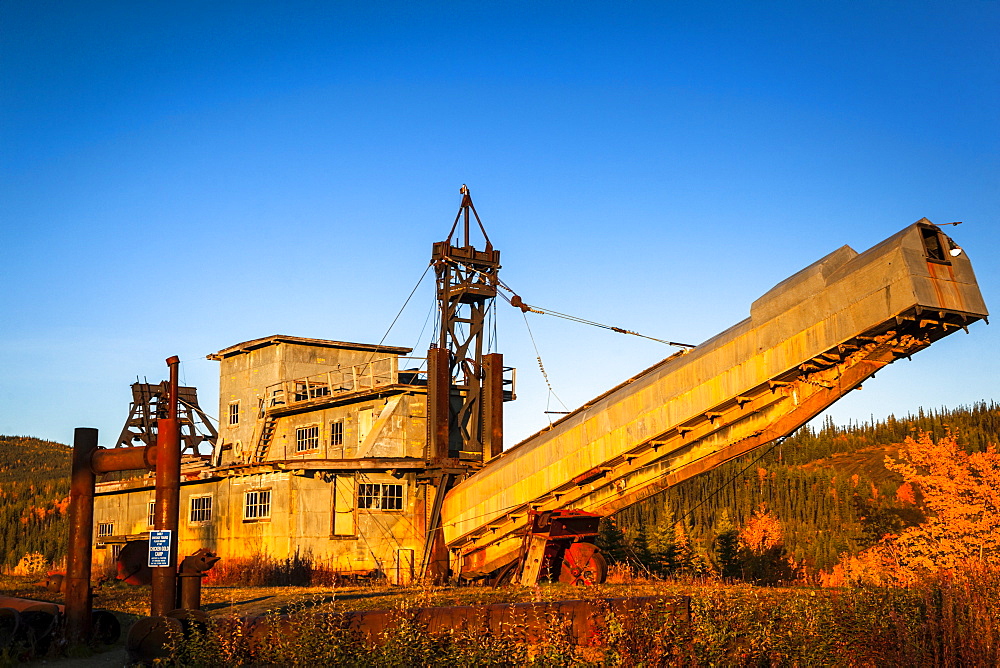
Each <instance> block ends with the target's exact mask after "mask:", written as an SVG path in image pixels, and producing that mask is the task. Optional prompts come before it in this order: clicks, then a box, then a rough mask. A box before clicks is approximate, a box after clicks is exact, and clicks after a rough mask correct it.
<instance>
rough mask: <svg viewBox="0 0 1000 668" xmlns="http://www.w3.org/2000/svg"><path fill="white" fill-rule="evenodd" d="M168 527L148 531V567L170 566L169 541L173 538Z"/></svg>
mask: <svg viewBox="0 0 1000 668" xmlns="http://www.w3.org/2000/svg"><path fill="white" fill-rule="evenodd" d="M172 534H173V532H172V531H171V530H170V529H162V530H159V531H150V532H149V567H150V568H157V567H161V566H170V565H171V564H170V543H171V542H172V540H173V536H172Z"/></svg>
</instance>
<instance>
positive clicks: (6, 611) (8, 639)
mask: <svg viewBox="0 0 1000 668" xmlns="http://www.w3.org/2000/svg"><path fill="white" fill-rule="evenodd" d="M20 630H21V615H20V613H18V611H17V610H15V609H14V608H0V649H9V648H11V647H12V646H13V644H14V640H15V639H16V638H17V637H18V633H19V632H20Z"/></svg>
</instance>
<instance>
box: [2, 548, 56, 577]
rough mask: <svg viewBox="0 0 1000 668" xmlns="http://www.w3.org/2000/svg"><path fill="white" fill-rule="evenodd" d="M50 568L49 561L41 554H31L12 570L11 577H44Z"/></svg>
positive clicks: (24, 557) (22, 558)
mask: <svg viewBox="0 0 1000 668" xmlns="http://www.w3.org/2000/svg"><path fill="white" fill-rule="evenodd" d="M48 568H49V560H48V559H46V558H45V555H44V554H41V553H39V552H29V553H27V554H25V555H24V556H23V557H21V560H20V561H18V562H17V565H16V566H14V568H13V569H11V575H42V574H44V573H45V571H46V570H48Z"/></svg>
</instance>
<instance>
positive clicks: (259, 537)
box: [94, 471, 426, 575]
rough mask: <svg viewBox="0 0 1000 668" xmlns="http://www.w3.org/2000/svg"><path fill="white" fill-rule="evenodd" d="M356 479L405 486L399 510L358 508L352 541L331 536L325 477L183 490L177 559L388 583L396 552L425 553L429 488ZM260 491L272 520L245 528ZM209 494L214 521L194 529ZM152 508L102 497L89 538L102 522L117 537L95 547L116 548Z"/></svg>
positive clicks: (141, 498) (407, 480)
mask: <svg viewBox="0 0 1000 668" xmlns="http://www.w3.org/2000/svg"><path fill="white" fill-rule="evenodd" d="M351 475H354V473H353V472H352V473H351ZM357 479H358V482H359V483H392V484H401V485H403V509H402V510H398V511H395V510H393V511H384V510H375V509H361V508H355V509H354V518H355V521H354V525H355V527H356V533H355V534H354V535H352V536H335V535H333V507H334V499H333V494H334V486H333V484H331V482H332V480H333V479H332V477H331V476H330V475H329V474H324V472H322V471H272V472H267V473H255V474H250V475H243V476H231V477H226V478H221V479H213V480H210V481H203V482H197V483H187V484H183V485H182V487H181V517H180V527H179V539H180V542H179V554H180V555H181V556H184V555H187V554H192V553H194V552H195V551H196V550H197V549H198V548H201V547H205V548H208V549H209V550H212V551H213V552H216V553H217V554H218V555H219V556H221V557H222V558H223V559H232V558H236V557H251V556H255V555H259V554H266V555H270V556H272V557H275V558H277V559H284V558H286V557H289V556H291V555H294V554H295V553H296V552H298V553H299V554H300V555H303V556H305V555H310V556H311V557H312V558H313V559H314V560H316V561H317V562H320V563H323V564H325V565H327V566H329V567H331V568H334V569H337V570H342V571H369V570H372V569H375V568H380V569H382V570H384V571H385V572H386V573H389V574H390V575H392V574H394V572H395V570H396V568H397V560H398V559H399V551H400V550H411V551H412V552H413V554H419V553H420V550H422V549H423V537H424V535H425V526H424V501H425V499H424V494H425V493H426V486H424V485H418V484H416V478H415V476H414V475H413V474H407V475H402V476H400V477H398V478H397V477H394V476H391V475H389V474H385V473H379V472H371V473H358V474H357ZM263 489H269V490H271V513H270V517H269V518H267V519H264V520H256V521H248V520H246V519H245V518H244V499H245V494H246V493H247V492H249V491H251V490H263ZM206 494H207V495H211V497H212V519H211V521H209V522H206V523H192V522H191V521H190V508H191V501H190V499H191V497H193V496H201V495H206ZM152 500H153V490H152V489H151V488H147V489H133V490H130V491H126V492H121V493H107V492H104V493H99V495H98V496H97V497H96V499H95V531H94V535H95V537H96V536H97V531H96V527H97V524H99V523H103V522H114V523H115V535H114V536H112V537H102V538H96V539H95V540H96V542H98V543H99V544H100V543H104V542H121V541H123V540H124V539H126V538H138V537H142V536H143V535H145V534H146V532H148V531H149V529H150V527H149V526H148V524H147V520H146V517H147V508H148V503H149V502H150V501H152ZM102 552H103V551H102V550H98V551H97V552H96V554H97V556H96V557H95V560H101V559H103V558H104V556H103V554H102Z"/></svg>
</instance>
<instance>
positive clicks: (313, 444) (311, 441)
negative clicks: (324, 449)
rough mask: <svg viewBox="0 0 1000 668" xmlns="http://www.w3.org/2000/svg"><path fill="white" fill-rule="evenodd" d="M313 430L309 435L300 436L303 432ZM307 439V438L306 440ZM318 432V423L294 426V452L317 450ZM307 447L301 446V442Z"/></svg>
mask: <svg viewBox="0 0 1000 668" xmlns="http://www.w3.org/2000/svg"><path fill="white" fill-rule="evenodd" d="M306 431H314V432H315V433H314V434H312V435H310V436H305V437H303V436H302V433H303V432H306ZM307 439H308V440H307ZM319 442H320V433H319V424H309V425H304V426H302V427H296V428H295V453H296V454H301V453H303V452H316V451H318V450H319ZM304 443H305V444H306V446H307V447H303V444H304Z"/></svg>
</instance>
